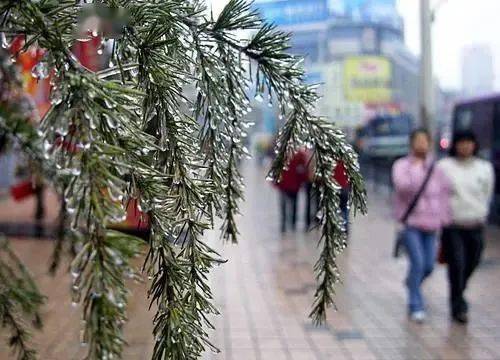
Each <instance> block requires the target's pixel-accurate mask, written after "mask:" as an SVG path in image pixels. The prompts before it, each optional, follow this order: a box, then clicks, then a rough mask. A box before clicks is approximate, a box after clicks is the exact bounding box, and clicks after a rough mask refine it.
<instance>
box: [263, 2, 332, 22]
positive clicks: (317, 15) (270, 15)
mask: <svg viewBox="0 0 500 360" xmlns="http://www.w3.org/2000/svg"><path fill="white" fill-rule="evenodd" d="M253 7H254V8H255V9H257V10H258V11H259V12H260V14H261V15H262V16H263V17H264V19H266V20H267V21H269V22H271V23H274V24H276V25H281V26H287V25H297V24H305V23H311V22H318V21H323V20H326V19H327V18H328V16H329V12H328V4H327V0H274V1H269V0H260V1H259V0H257V1H256V2H255V3H254V4H253Z"/></svg>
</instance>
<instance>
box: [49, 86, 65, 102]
mask: <svg viewBox="0 0 500 360" xmlns="http://www.w3.org/2000/svg"><path fill="white" fill-rule="evenodd" d="M62 101H63V96H62V93H61V91H60V90H59V89H57V88H55V87H54V88H52V91H51V92H50V103H51V104H52V105H59V104H60V103H62Z"/></svg>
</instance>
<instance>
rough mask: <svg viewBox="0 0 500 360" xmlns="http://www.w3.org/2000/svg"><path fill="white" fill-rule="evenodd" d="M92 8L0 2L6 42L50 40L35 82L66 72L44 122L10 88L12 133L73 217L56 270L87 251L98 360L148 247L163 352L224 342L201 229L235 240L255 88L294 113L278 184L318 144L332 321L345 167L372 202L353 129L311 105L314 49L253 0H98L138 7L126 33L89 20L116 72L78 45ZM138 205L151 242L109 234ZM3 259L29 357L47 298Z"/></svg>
mask: <svg viewBox="0 0 500 360" xmlns="http://www.w3.org/2000/svg"><path fill="white" fill-rule="evenodd" d="M97 3H99V4H97ZM84 5H85V4H81V2H79V1H76V2H75V1H74V0H38V1H35V0H10V1H8V0H0V19H1V22H2V23H1V29H0V31H1V32H2V43H3V45H4V47H8V42H9V40H10V39H12V37H14V36H19V35H22V36H24V37H25V39H26V42H25V46H24V49H27V48H28V47H29V46H31V45H36V46H39V47H40V48H43V49H46V50H47V53H46V55H45V57H44V58H43V59H42V61H41V62H40V63H39V64H38V65H37V67H36V68H34V70H33V71H34V76H37V77H39V78H44V77H46V76H47V75H48V73H49V70H50V71H53V74H52V77H51V103H52V106H51V108H50V110H49V111H48V113H47V114H46V115H45V116H44V117H43V119H41V121H40V122H39V123H37V122H33V121H30V120H29V117H30V111H29V109H27V107H26V106H18V105H19V103H18V102H17V101H18V99H17V97H16V96H2V99H1V105H2V106H1V111H0V130H1V131H2V132H3V134H4V135H7V136H8V138H9V139H11V140H12V141H14V142H16V143H17V144H18V145H19V146H20V147H21V149H22V151H24V152H25V153H26V154H28V155H29V156H30V158H31V159H32V161H33V162H34V163H35V164H36V167H37V169H38V170H39V171H40V172H41V173H42V174H43V176H44V178H45V181H46V182H47V183H49V184H50V185H51V186H52V187H53V188H54V189H56V190H57V191H58V193H59V194H60V196H61V199H62V200H61V201H62V207H61V219H63V220H62V221H64V222H65V223H66V224H67V227H66V231H62V232H60V234H59V235H60V236H59V238H58V240H57V242H56V246H55V251H54V257H53V259H52V265H51V270H52V271H54V270H55V269H56V268H57V265H58V263H59V259H60V257H61V253H62V251H63V249H65V248H67V247H68V246H65V244H67V243H70V244H71V246H69V247H70V248H72V249H76V252H74V253H73V254H72V255H71V256H73V260H72V263H71V276H72V278H73V286H72V290H71V292H72V296H73V299H74V301H75V302H77V303H80V304H82V310H83V319H84V329H83V341H84V342H85V343H87V344H88V346H87V349H88V353H87V358H88V359H112V358H120V357H121V354H122V350H123V347H124V345H125V340H124V338H123V332H122V329H123V324H124V322H125V321H126V307H127V306H126V305H127V295H128V291H127V287H126V285H125V282H126V279H127V278H139V277H140V276H141V272H140V271H136V269H135V268H134V266H133V263H132V262H131V261H132V259H133V258H134V257H136V256H138V255H140V254H141V253H144V252H145V253H146V254H147V255H146V257H145V262H144V266H143V268H142V273H145V274H147V276H148V277H149V278H150V279H151V286H150V289H149V291H148V296H149V298H150V301H151V306H153V307H154V308H155V309H156V315H155V317H154V320H153V334H154V351H153V359H158V360H159V359H198V358H199V357H200V355H201V354H202V353H203V352H204V351H205V350H207V349H211V350H214V351H217V348H216V346H215V345H214V344H211V343H210V341H209V335H208V333H207V331H208V330H209V329H212V328H213V326H212V324H211V322H210V317H211V316H212V315H213V314H218V311H217V309H216V308H215V307H214V305H213V304H212V291H211V289H210V287H209V286H208V284H207V274H208V272H209V271H210V269H211V268H212V267H213V266H214V265H215V264H218V263H220V262H222V260H221V259H220V257H219V255H218V254H217V253H216V252H215V251H214V250H213V249H211V248H210V247H209V246H208V245H207V244H206V243H205V242H204V240H203V233H204V231H205V230H207V229H211V228H213V227H214V226H216V225H215V224H216V219H221V220H222V221H220V223H221V224H222V225H221V229H220V230H221V234H222V238H223V239H224V240H226V241H230V242H237V237H238V229H237V221H236V216H237V214H238V211H239V208H238V204H239V202H240V201H241V199H242V198H243V184H242V182H243V180H242V177H241V175H240V172H239V168H238V163H239V161H240V159H241V158H242V157H245V156H247V155H248V150H247V149H246V148H245V147H244V145H243V141H242V139H243V138H244V137H245V136H246V131H247V129H248V128H249V127H250V126H251V125H252V124H251V123H250V122H249V121H248V120H245V115H246V114H247V112H248V111H250V108H249V105H250V103H251V99H250V98H249V96H250V94H249V92H250V91H249V88H250V86H252V88H254V89H255V90H254V94H251V95H252V96H254V95H255V96H256V97H258V98H262V97H264V96H267V97H268V98H269V101H273V102H274V103H275V104H277V106H278V107H279V110H280V113H281V116H282V117H283V118H285V120H286V121H285V124H284V126H283V128H282V129H281V131H280V132H279V136H278V141H277V145H276V150H275V151H276V158H275V161H274V163H273V165H272V168H271V170H270V172H269V176H268V179H269V180H270V181H279V178H280V174H281V172H282V169H283V168H285V167H286V166H287V159H289V158H290V156H291V155H292V154H293V153H294V152H295V151H297V150H298V149H300V148H304V147H306V148H310V149H313V152H314V162H315V169H316V170H315V177H316V183H317V184H318V191H319V194H320V197H319V198H320V201H319V202H320V204H319V216H320V228H321V239H320V243H319V244H320V246H321V254H320V258H319V260H318V262H317V263H316V266H315V269H314V270H315V272H316V277H317V281H318V288H317V290H316V294H315V298H314V304H313V308H312V311H311V314H310V316H311V318H312V319H313V321H314V322H315V323H322V322H323V321H325V317H326V310H327V308H328V307H329V306H330V305H332V303H333V297H334V292H335V287H334V286H335V284H336V283H337V282H338V281H339V271H338V268H337V260H336V258H337V255H338V254H339V253H340V252H341V251H342V250H343V249H344V247H345V246H346V235H345V231H344V228H343V227H344V225H343V219H342V214H341V212H340V209H339V191H340V187H339V186H338V184H337V183H336V182H335V181H334V180H333V179H332V170H333V168H334V167H335V164H336V163H337V162H338V161H342V162H343V163H344V164H345V167H346V172H347V175H348V177H349V180H350V183H351V189H352V190H351V192H350V199H349V203H350V205H351V206H352V207H353V208H354V209H357V210H361V211H365V208H366V204H365V190H364V187H363V182H362V179H361V177H360V175H359V168H358V164H357V157H356V154H355V153H354V152H353V150H352V149H351V147H350V146H349V145H348V144H347V143H346V140H345V138H344V136H343V134H342V133H341V131H339V130H338V129H337V128H336V127H335V126H334V124H333V123H332V122H330V121H329V120H327V119H325V118H323V117H321V116H317V115H315V114H314V106H315V103H316V102H317V100H318V95H317V94H316V92H315V86H308V85H305V84H304V76H305V74H304V70H303V66H302V62H301V61H302V59H301V58H300V57H297V56H292V55H289V54H287V53H286V50H287V49H288V46H287V42H288V41H289V39H290V34H286V33H283V32H282V31H280V30H278V29H277V28H276V27H275V26H273V25H269V24H266V23H265V22H263V21H262V19H261V18H260V17H259V15H258V13H256V12H255V11H254V10H253V9H252V7H251V4H249V3H247V2H246V1H244V0H231V1H229V3H228V4H227V5H226V6H225V8H224V9H223V10H222V12H221V13H220V15H219V16H218V17H217V18H216V19H215V18H213V16H207V15H206V14H207V11H206V8H205V6H204V4H203V1H186V0H154V1H146V0H108V1H94V6H96V9H98V10H99V11H104V12H106V13H107V14H108V15H109V14H111V16H118V15H116V14H122V13H124V14H126V15H125V16H121V15H120V16H121V17H120V19H126V21H124V22H123V24H122V25H121V26H120V30H119V32H118V34H117V35H116V36H114V39H106V34H104V33H102V32H101V31H102V29H100V28H99V27H97V28H94V29H88V30H89V31H90V32H92V33H93V35H94V36H96V35H99V36H102V37H103V44H105V43H107V42H108V41H109V42H111V43H112V53H111V58H110V61H109V67H108V68H107V69H105V70H102V71H98V72H95V73H94V72H92V71H90V70H88V69H87V68H85V67H84V66H83V65H82V63H80V62H79V61H78V60H77V59H76V58H75V56H73V54H72V53H71V48H72V45H73V43H74V42H77V41H81V40H86V39H75V28H76V27H77V24H78V22H79V19H80V16H81V13H82V8H83V7H84ZM98 5H99V6H98ZM113 14H115V15H113ZM85 30H86V29H85ZM242 33H243V34H247V33H249V34H251V35H250V36H249V38H244V37H242V36H240V35H241V34H242ZM1 62H2V64H1V68H2V74H3V75H6V74H9V76H2V78H0V82H1V84H2V93H3V95H5V94H7V93H8V92H5V91H4V89H5V88H9V89H11V90H12V89H16V87H18V86H19V84H18V79H17V78H16V76H15V74H13V73H14V71H13V69H12V64H11V63H10V60H9V56H8V55H7V54H6V52H5V51H3V52H2V56H1ZM11 92H12V93H14V94H15V93H16V91H11ZM193 94H194V96H193ZM131 200H135V201H137V202H138V204H139V205H138V207H139V209H140V210H141V211H142V212H143V213H145V214H147V216H148V219H149V222H150V226H151V229H150V231H149V237H148V241H147V244H144V242H143V241H141V240H140V239H138V238H136V237H134V236H131V235H127V234H124V233H122V232H120V231H117V230H112V229H110V226H109V225H110V224H113V223H116V222H120V221H122V220H123V219H124V218H125V214H126V206H127V204H128V203H129V202H130V201H131ZM248 241H251V239H249V240H248ZM0 254H2V256H0V324H1V325H2V326H3V327H5V328H7V329H9V330H10V333H11V334H12V335H11V338H10V340H9V344H10V346H12V347H13V349H14V351H15V352H16V354H17V355H18V358H19V359H32V358H35V356H36V354H35V352H34V351H33V350H32V349H30V347H29V341H28V339H29V333H28V330H27V329H26V327H25V325H24V324H25V322H23V320H26V318H34V319H36V323H39V322H40V321H39V316H38V315H37V314H38V312H37V311H38V308H39V306H41V305H42V304H43V301H44V298H43V296H42V295H40V293H39V291H38V290H37V288H36V286H35V284H34V283H33V281H32V280H31V278H30V277H29V274H28V272H27V271H26V270H25V268H24V267H23V266H22V264H21V263H20V261H19V260H18V259H17V258H16V257H15V256H14V254H13V253H12V251H11V250H10V249H9V248H8V244H7V242H6V241H5V240H2V241H1V242H0Z"/></svg>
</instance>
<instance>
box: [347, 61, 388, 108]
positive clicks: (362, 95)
mask: <svg viewBox="0 0 500 360" xmlns="http://www.w3.org/2000/svg"><path fill="white" fill-rule="evenodd" d="M391 80H392V66H391V62H390V60H389V59H387V58H385V57H382V56H350V57H347V58H345V60H344V95H345V97H346V99H347V100H350V101H360V102H363V103H365V104H380V103H388V102H390V101H391V99H392V84H391Z"/></svg>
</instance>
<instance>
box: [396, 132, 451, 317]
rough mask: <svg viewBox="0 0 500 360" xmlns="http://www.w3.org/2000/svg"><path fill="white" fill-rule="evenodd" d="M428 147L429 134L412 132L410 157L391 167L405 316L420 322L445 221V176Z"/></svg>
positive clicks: (424, 313) (429, 143) (429, 141)
mask: <svg viewBox="0 0 500 360" xmlns="http://www.w3.org/2000/svg"><path fill="white" fill-rule="evenodd" d="M430 148H431V137H430V135H429V133H428V132H427V131H426V130H423V129H418V130H415V131H413V132H412V133H411V135H410V154H409V155H408V156H406V157H404V158H401V159H399V160H397V161H396V162H395V163H394V165H393V168H392V181H393V185H394V191H395V194H394V195H395V199H394V200H395V201H394V210H395V215H396V218H397V220H398V221H400V222H401V224H402V225H403V230H402V231H401V232H400V236H399V238H400V239H401V241H402V244H403V246H404V247H405V249H406V253H407V255H408V259H409V267H408V273H407V277H406V287H407V290H408V314H409V317H410V319H411V320H412V321H415V322H419V323H420V322H423V321H424V320H425V318H426V312H425V303H424V299H423V295H422V291H421V285H422V283H423V281H424V280H425V279H426V278H427V277H428V276H429V275H430V274H431V273H432V271H433V268H434V262H435V258H436V237H437V236H436V235H437V232H438V231H439V230H440V228H441V227H442V225H443V222H444V220H445V218H446V212H445V210H446V209H445V203H444V200H445V199H446V191H447V183H446V177H445V176H444V174H443V173H442V172H441V171H440V170H439V169H438V168H437V167H436V166H435V161H434V159H433V156H432V154H431V153H430Z"/></svg>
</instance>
